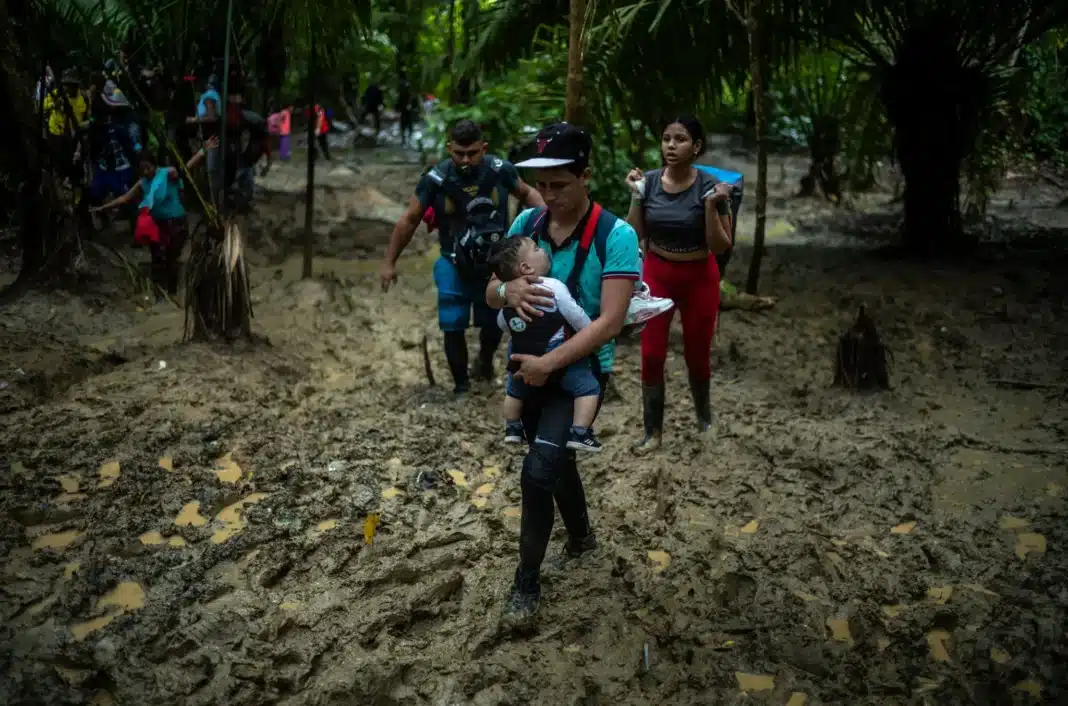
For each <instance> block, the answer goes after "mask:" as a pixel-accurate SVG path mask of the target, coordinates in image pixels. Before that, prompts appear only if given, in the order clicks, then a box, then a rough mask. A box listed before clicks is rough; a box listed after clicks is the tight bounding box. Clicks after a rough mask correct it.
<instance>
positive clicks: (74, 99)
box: [44, 69, 89, 136]
mask: <svg viewBox="0 0 1068 706" xmlns="http://www.w3.org/2000/svg"><path fill="white" fill-rule="evenodd" d="M68 105H69V107H70V109H69V110H68ZM44 109H45V115H47V116H48V134H49V135H56V136H59V135H68V136H69V135H71V134H72V133H73V132H74V130H75V129H76V128H77V127H78V126H79V125H81V124H82V123H84V122H85V121H86V120H88V118H89V101H87V100H86V99H85V96H84V95H83V94H82V90H81V82H80V81H79V80H78V77H77V76H76V75H75V74H74V73H73V71H72V70H70V69H68V70H66V71H64V72H63V80H62V82H61V85H60V86H59V87H58V88H56V89H55V90H53V91H52V92H51V93H49V94H48V95H47V96H45V103H44ZM71 118H73V123H74V124H73V125H72V124H71Z"/></svg>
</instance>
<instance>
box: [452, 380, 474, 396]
mask: <svg viewBox="0 0 1068 706" xmlns="http://www.w3.org/2000/svg"><path fill="white" fill-rule="evenodd" d="M470 391H471V385H470V384H469V383H466V382H458V383H456V384H455V385H454V386H453V388H452V394H454V395H466V394H467V393H468V392H470Z"/></svg>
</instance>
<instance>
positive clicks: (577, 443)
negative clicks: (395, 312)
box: [567, 427, 602, 453]
mask: <svg viewBox="0 0 1068 706" xmlns="http://www.w3.org/2000/svg"><path fill="white" fill-rule="evenodd" d="M567 448H569V449H575V450H576V451H593V452H594V453H600V451H601V448H602V447H601V442H600V441H597V437H596V436H594V435H593V430H592V429H587V428H586V427H571V438H570V439H568V440H567Z"/></svg>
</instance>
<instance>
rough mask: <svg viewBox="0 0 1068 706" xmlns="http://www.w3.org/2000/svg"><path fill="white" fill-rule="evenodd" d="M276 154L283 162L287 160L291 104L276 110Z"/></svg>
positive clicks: (291, 115) (291, 121)
mask: <svg viewBox="0 0 1068 706" xmlns="http://www.w3.org/2000/svg"><path fill="white" fill-rule="evenodd" d="M278 116H279V121H278V156H279V157H280V158H281V160H282V161H283V162H288V161H289V133H290V130H291V129H292V123H293V106H292V105H287V106H286V107H284V108H282V110H280V111H278Z"/></svg>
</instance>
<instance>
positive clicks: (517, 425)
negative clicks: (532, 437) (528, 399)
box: [504, 420, 524, 444]
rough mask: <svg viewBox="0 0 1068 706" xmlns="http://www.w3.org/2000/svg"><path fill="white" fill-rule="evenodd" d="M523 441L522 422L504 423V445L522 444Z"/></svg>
mask: <svg viewBox="0 0 1068 706" xmlns="http://www.w3.org/2000/svg"><path fill="white" fill-rule="evenodd" d="M523 441H524V436H523V422H521V421H518V420H516V421H514V422H505V425H504V443H506V444H522V443H523Z"/></svg>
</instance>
